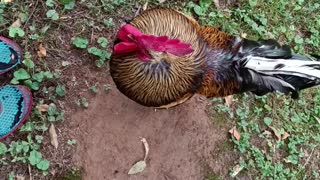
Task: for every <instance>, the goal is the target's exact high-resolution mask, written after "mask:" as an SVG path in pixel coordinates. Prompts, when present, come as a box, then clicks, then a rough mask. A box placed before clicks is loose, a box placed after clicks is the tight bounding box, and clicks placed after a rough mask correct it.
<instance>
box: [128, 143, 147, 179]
mask: <svg viewBox="0 0 320 180" xmlns="http://www.w3.org/2000/svg"><path fill="white" fill-rule="evenodd" d="M141 141H142V143H143V146H144V150H145V152H144V158H143V160H142V161H138V162H136V163H135V164H134V165H133V166H132V167H131V168H130V170H129V172H128V174H129V175H132V174H137V173H140V172H142V171H144V169H145V168H146V167H147V163H146V159H147V157H148V154H149V150H150V148H149V144H148V142H147V140H146V138H141Z"/></svg>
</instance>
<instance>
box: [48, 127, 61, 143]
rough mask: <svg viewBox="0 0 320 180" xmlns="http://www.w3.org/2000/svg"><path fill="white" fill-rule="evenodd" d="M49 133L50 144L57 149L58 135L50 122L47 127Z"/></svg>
mask: <svg viewBox="0 0 320 180" xmlns="http://www.w3.org/2000/svg"><path fill="white" fill-rule="evenodd" d="M49 134H50V139H51V144H52V145H53V146H54V147H55V148H56V149H58V146H59V143H58V135H57V132H56V129H55V127H54V125H53V124H51V126H50V129H49Z"/></svg>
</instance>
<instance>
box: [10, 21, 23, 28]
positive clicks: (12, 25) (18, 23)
mask: <svg viewBox="0 0 320 180" xmlns="http://www.w3.org/2000/svg"><path fill="white" fill-rule="evenodd" d="M10 27H21V21H20V19H17V20H16V21H15V22H13V23H12V24H11V26H10Z"/></svg>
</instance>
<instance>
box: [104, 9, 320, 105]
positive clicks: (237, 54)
mask: <svg viewBox="0 0 320 180" xmlns="http://www.w3.org/2000/svg"><path fill="white" fill-rule="evenodd" d="M110 72H111V76H112V78H113V80H114V82H115V84H116V86H117V88H118V89H119V90H120V91H121V92H122V93H123V94H125V95H126V96H127V97H129V98H130V99H132V100H134V101H135V102H137V103H139V104H142V105H144V106H149V107H157V108H169V107H172V106H176V105H178V104H181V103H183V102H185V101H186V100H188V99H189V98H191V97H192V96H193V95H194V94H196V93H198V94H201V95H204V96H206V97H225V96H228V95H232V94H239V93H243V92H252V93H254V94H256V95H265V94H267V93H269V92H274V91H279V92H282V93H284V94H291V96H292V97H293V98H298V92H299V91H300V90H302V89H306V88H309V87H313V86H316V85H319V84H320V62H318V61H312V60H311V59H310V58H308V57H306V56H301V55H297V54H294V53H292V51H291V48H290V47H289V46H287V45H280V44H279V43H278V42H277V41H276V40H272V39H269V40H259V41H253V40H249V39H245V38H240V37H237V36H232V35H229V34H226V33H224V32H221V31H219V30H218V29H216V28H214V27H211V26H200V25H199V24H198V23H197V22H196V21H195V20H194V19H193V18H192V17H189V16H186V15H184V14H183V13H181V12H178V11H175V10H172V9H167V8H155V9H150V10H146V11H144V12H142V13H141V14H140V15H138V16H136V17H135V18H133V20H132V21H130V22H129V23H128V24H126V25H124V26H122V27H121V28H120V30H119V31H118V33H117V39H116V41H115V45H114V48H113V53H112V56H111V61H110Z"/></svg>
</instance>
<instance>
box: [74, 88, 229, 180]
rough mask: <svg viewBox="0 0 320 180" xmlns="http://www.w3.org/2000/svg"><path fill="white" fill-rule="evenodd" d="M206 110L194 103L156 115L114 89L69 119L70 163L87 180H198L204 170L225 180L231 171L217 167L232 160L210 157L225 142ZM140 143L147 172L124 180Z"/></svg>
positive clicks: (138, 153)
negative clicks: (71, 136) (81, 170)
mask: <svg viewBox="0 0 320 180" xmlns="http://www.w3.org/2000/svg"><path fill="white" fill-rule="evenodd" d="M206 104H207V102H206V101H203V100H201V99H200V98H199V97H194V98H192V99H191V100H190V101H188V102H187V103H185V104H183V105H180V106H178V107H175V108H172V109H168V110H155V109H152V108H146V107H143V106H140V105H138V104H136V103H135V102H132V101H131V100H129V99H128V98H127V97H125V96H124V95H122V94H121V93H120V92H119V91H118V90H117V89H116V88H113V89H112V90H111V91H110V92H108V93H105V92H101V93H99V94H97V95H96V96H95V97H94V98H92V99H91V101H90V105H89V108H88V109H86V110H81V111H78V112H76V113H74V114H73V115H72V117H71V127H70V128H71V129H73V130H74V132H75V136H76V137H77V140H78V146H77V150H76V153H75V154H74V161H75V162H76V164H78V165H79V166H81V167H83V168H84V170H85V173H84V179H88V180H89V179H95V180H99V179H119V180H122V179H154V180H157V179H159V180H161V179H164V180H169V179H177V180H180V179H202V178H204V176H205V173H206V172H205V171H208V169H207V168H209V169H212V170H213V172H215V173H217V174H220V175H226V174H227V173H228V168H229V167H230V166H229V167H227V166H223V165H222V164H225V162H226V163H228V162H229V163H230V162H232V161H233V160H234V157H233V156H232V154H229V155H227V154H225V155H224V154H223V153H222V155H221V156H220V157H219V156H218V157H215V152H216V151H217V149H219V145H220V144H221V142H225V141H228V140H227V139H228V137H227V130H226V129H224V130H223V129H220V130H219V129H217V128H214V126H213V125H212V123H211V120H210V118H209V117H208V115H207V113H206ZM141 137H144V138H146V140H147V141H148V143H149V146H150V155H149V157H148V159H147V168H146V169H145V171H144V172H143V173H141V174H138V175H131V176H129V175H127V172H128V170H129V169H130V167H131V166H132V165H133V164H134V163H135V162H137V161H139V160H142V159H143V156H144V149H143V145H142V143H141V142H140V138H141ZM230 155H231V156H230ZM221 158H226V159H221ZM221 161H225V162H221ZM221 165H222V166H221ZM209 171H210V170H209ZM210 172H211V171H210Z"/></svg>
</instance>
